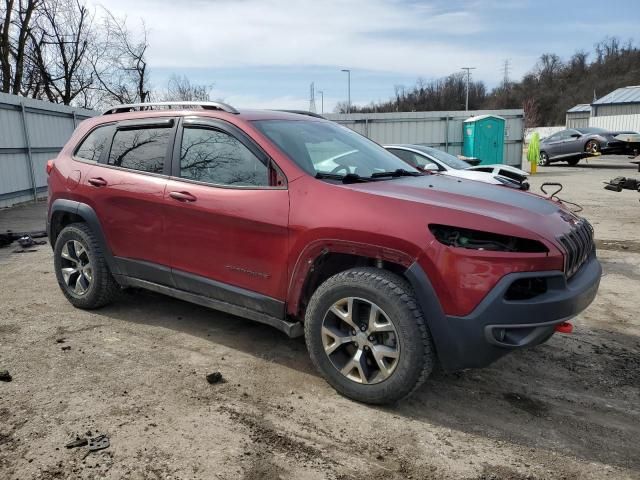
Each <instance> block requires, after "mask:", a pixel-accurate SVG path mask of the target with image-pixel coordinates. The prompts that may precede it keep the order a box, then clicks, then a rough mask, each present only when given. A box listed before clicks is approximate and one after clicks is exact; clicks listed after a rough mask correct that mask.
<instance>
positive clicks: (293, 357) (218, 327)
mask: <svg viewBox="0 0 640 480" xmlns="http://www.w3.org/2000/svg"><path fill="white" fill-rule="evenodd" d="M96 313H99V314H101V315H105V316H108V317H111V318H114V319H117V320H121V321H124V322H135V323H139V324H147V325H154V326H160V327H164V328H168V329H172V330H175V331H177V332H181V333H186V334H189V335H194V336H197V337H201V338H206V339H207V340H209V341H211V342H213V343H215V344H218V345H224V346H225V347H228V348H231V349H236V350H239V351H242V352H244V353H247V354H250V355H252V356H255V357H257V358H263V359H266V360H269V361H272V362H276V363H278V364H280V365H283V366H286V367H288V368H292V369H296V370H299V371H302V372H304V373H308V374H313V375H317V373H316V372H315V370H314V367H313V365H312V364H311V361H310V360H309V357H308V354H307V351H306V346H305V344H304V340H303V339H302V338H297V339H289V338H287V337H286V336H285V335H284V334H283V333H281V332H279V331H277V330H275V329H273V328H271V327H269V326H266V325H262V324H259V323H256V322H252V321H249V320H245V319H242V318H238V317H235V316H232V315H227V314H223V313H220V312H215V311H212V310H209V309H207V308H204V307H200V306H197V305H192V304H189V303H186V302H182V301H180V300H175V299H172V298H169V297H165V296H162V295H156V294H153V293H150V292H135V294H131V295H126V296H125V298H124V299H123V300H122V301H120V302H117V303H116V304H113V305H112V306H109V307H106V308H104V309H101V310H99V311H97V312H96ZM326 388H327V389H329V388H331V387H329V386H328V385H327V387H326ZM639 393H640V340H639V339H638V337H634V336H630V335H625V334H623V333H620V332H615V331H605V330H599V331H589V332H584V333H576V334H573V335H570V336H556V337H553V338H552V339H551V340H550V341H549V342H548V343H547V344H545V345H542V346H539V347H537V348H535V349H532V350H524V351H517V352H513V353H512V354H511V355H508V356H507V357H505V358H503V359H502V360H500V361H498V362H497V363H495V364H494V365H492V366H491V367H489V368H485V369H482V370H473V371H465V372H459V373H453V374H445V373H441V372H438V373H435V374H433V375H432V377H431V378H430V379H429V380H428V381H427V382H426V383H425V385H423V386H422V387H421V388H420V389H419V390H418V391H417V392H415V393H414V395H413V396H412V397H410V398H409V399H407V400H404V401H401V402H399V403H398V404H397V405H394V406H388V407H370V406H366V405H361V406H360V407H359V408H364V409H373V410H375V409H380V410H383V411H387V412H392V413H394V414H397V415H402V416H404V417H406V418H410V419H412V420H416V421H420V422H424V423H425V424H433V425H438V426H441V427H445V428H449V429H452V430H456V431H461V432H464V433H467V434H472V435H478V436H482V437H486V438H490V439H492V440H495V441H496V442H508V443H512V444H513V443H515V444H518V445H521V446H524V447H529V448H542V449H546V450H548V451H549V452H550V455H555V454H556V453H557V454H558V455H570V456H575V457H580V458H582V459H585V460H588V461H590V462H592V461H597V462H602V463H605V464H610V465H617V466H620V467H624V468H631V469H640V446H639V445H638V442H637V439H638V438H640V411H639V410H638V408H637V398H638V395H639Z"/></svg>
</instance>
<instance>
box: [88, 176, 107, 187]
mask: <svg viewBox="0 0 640 480" xmlns="http://www.w3.org/2000/svg"><path fill="white" fill-rule="evenodd" d="M87 182H89V184H90V185H93V186H94V187H106V186H107V181H106V180H105V179H104V178H100V177H96V178H90V179H89V180H87Z"/></svg>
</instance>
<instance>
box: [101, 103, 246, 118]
mask: <svg viewBox="0 0 640 480" xmlns="http://www.w3.org/2000/svg"><path fill="white" fill-rule="evenodd" d="M173 107H199V108H202V109H204V110H222V111H223V112H227V113H240V112H238V110H236V109H235V108H233V107H232V106H231V105H227V104H226V103H222V102H186V101H185V102H181V101H177V102H149V103H129V104H124V105H116V106H114V107H111V108H109V109H108V110H105V111H104V112H103V113H102V114H103V115H110V114H113V113H124V112H132V111H134V110H136V109H137V110H141V111H142V110H157V109H162V108H166V109H171V108H173Z"/></svg>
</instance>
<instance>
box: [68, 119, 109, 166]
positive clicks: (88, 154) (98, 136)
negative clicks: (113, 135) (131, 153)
mask: <svg viewBox="0 0 640 480" xmlns="http://www.w3.org/2000/svg"><path fill="white" fill-rule="evenodd" d="M109 127H110V125H104V126H102V127H98V128H96V129H95V130H93V131H92V132H91V133H90V134H89V135H88V136H87V137H86V138H85V139H84V140H83V141H82V143H81V144H80V146H79V147H78V148H77V149H76V153H75V156H76V157H78V158H82V159H84V160H92V161H94V162H97V161H98V160H99V159H100V155H101V154H102V150H104V146H105V145H106V143H107V135H108V133H109Z"/></svg>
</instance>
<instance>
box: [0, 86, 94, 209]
mask: <svg viewBox="0 0 640 480" xmlns="http://www.w3.org/2000/svg"><path fill="white" fill-rule="evenodd" d="M94 115H97V112H94V111H92V110H85V109H82V108H73V107H67V106H64V105H58V104H54V103H49V102H43V101H40V100H34V99H31V98H24V97H18V96H15V95H8V94H6V93H0V207H7V206H11V205H13V204H16V203H20V202H25V201H28V200H33V199H34V198H38V197H43V196H46V188H47V177H46V172H45V166H46V163H47V160H49V159H51V158H53V157H55V156H56V155H57V154H58V152H59V151H60V150H61V149H62V147H63V146H64V144H65V143H66V142H67V140H68V139H69V137H71V134H72V133H73V131H74V130H75V128H76V126H77V125H78V124H79V123H80V122H81V121H82V120H84V119H86V118H89V117H92V116H94Z"/></svg>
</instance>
